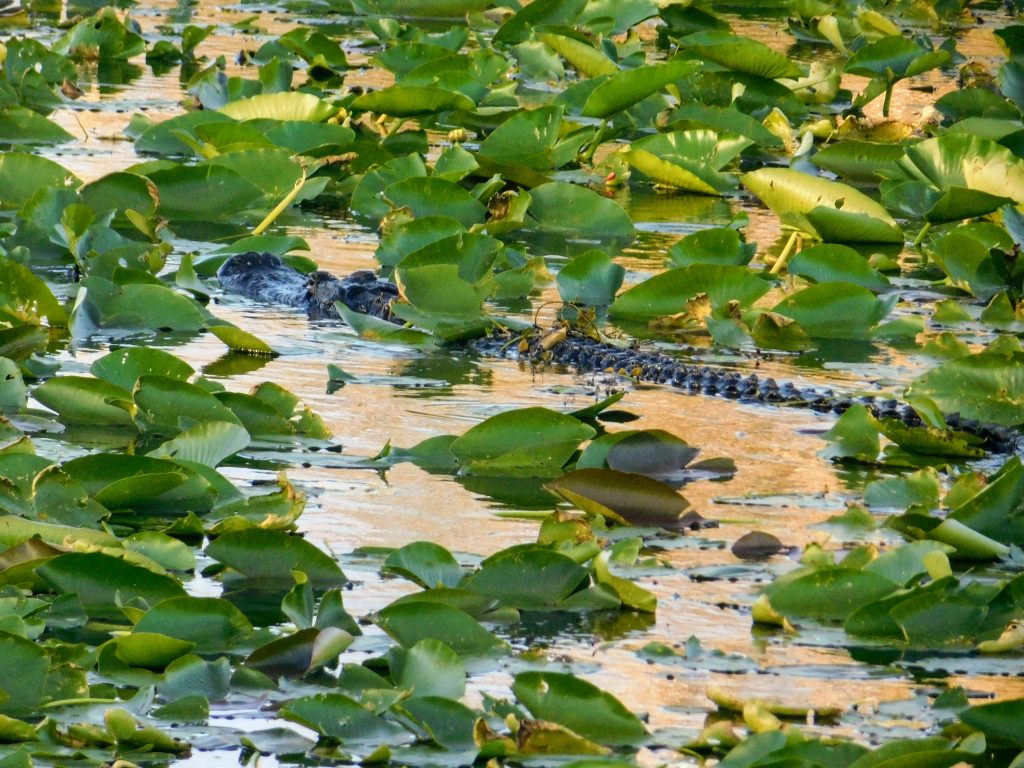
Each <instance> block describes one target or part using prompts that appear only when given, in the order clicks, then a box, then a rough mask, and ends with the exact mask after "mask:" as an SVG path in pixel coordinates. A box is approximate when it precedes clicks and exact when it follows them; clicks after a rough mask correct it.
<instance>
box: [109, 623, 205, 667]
mask: <svg viewBox="0 0 1024 768" xmlns="http://www.w3.org/2000/svg"><path fill="white" fill-rule="evenodd" d="M112 642H113V643H114V648H115V651H114V653H115V654H116V655H117V658H118V659H120V660H121V661H123V662H124V663H125V664H127V665H128V666H130V667H144V668H146V669H157V670H162V669H164V667H166V666H167V665H168V664H170V663H171V662H172V661H174V660H175V659H177V658H180V657H182V656H184V655H185V654H186V653H190V652H191V651H192V649H193V648H195V643H190V642H188V641H187V640H179V639H177V638H174V637H168V636H167V635H161V634H158V633H155V632H139V631H138V630H136V631H134V632H132V634H130V635H122V636H121V637H118V638H115V639H114V640H113V641H112Z"/></svg>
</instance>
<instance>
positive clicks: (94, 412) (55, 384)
mask: <svg viewBox="0 0 1024 768" xmlns="http://www.w3.org/2000/svg"><path fill="white" fill-rule="evenodd" d="M32 395H33V397H35V398H36V400H38V401H39V402H40V403H42V404H43V405H45V406H46V407H47V408H50V409H52V410H54V411H56V412H57V413H58V414H59V416H60V418H61V419H62V420H63V421H65V422H68V423H78V424H100V425H104V426H131V425H132V417H131V414H130V413H129V411H128V403H129V402H130V399H131V393H130V392H128V391H127V390H125V389H122V388H121V387H118V386H115V385H113V384H110V383H108V382H106V381H102V380H101V379H93V378H89V377H86V376H60V377H57V378H53V379H49V380H47V381H44V382H43V383H42V384H40V385H39V386H38V387H36V388H35V390H34V391H33V393H32ZM112 403H120V404H121V405H113V404H112Z"/></svg>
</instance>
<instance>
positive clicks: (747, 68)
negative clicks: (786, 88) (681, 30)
mask: <svg viewBox="0 0 1024 768" xmlns="http://www.w3.org/2000/svg"><path fill="white" fill-rule="evenodd" d="M679 43H680V45H682V46H683V47H684V48H685V49H686V50H687V51H688V52H692V53H694V54H696V55H697V56H699V57H701V58H702V59H705V60H707V61H713V62H715V63H716V64H721V65H722V66H723V67H728V68H729V69H732V70H736V71H738V72H749V73H750V74H752V75H758V76H759V77H766V78H770V79H775V78H779V77H788V78H798V77H801V76H802V75H803V72H801V71H800V67H798V66H797V65H796V63H795V62H793V61H792V60H791V59H789V58H787V57H786V56H784V55H782V54H781V53H777V52H776V51H773V50H772V49H771V48H769V47H768V46H767V45H765V44H764V43H762V42H759V41H757V40H753V39H751V38H749V37H742V36H740V35H734V34H731V33H730V32H725V31H722V30H703V31H700V32H695V33H693V34H691V35H687V36H686V37H683V38H681V39H680V40H679Z"/></svg>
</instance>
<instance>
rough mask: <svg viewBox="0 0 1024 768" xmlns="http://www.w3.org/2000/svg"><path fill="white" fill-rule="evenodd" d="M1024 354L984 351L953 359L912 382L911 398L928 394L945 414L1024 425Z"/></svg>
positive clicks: (909, 391) (908, 392)
mask: <svg viewBox="0 0 1024 768" xmlns="http://www.w3.org/2000/svg"><path fill="white" fill-rule="evenodd" d="M1022 366H1024V355H1021V354H1019V353H1013V354H1009V355H1005V354H1001V353H998V352H982V353H980V354H976V355H969V356H967V357H961V358H958V359H956V360H950V361H948V362H946V363H943V364H942V365H940V366H938V367H936V368H933V369H931V370H930V371H927V372H926V373H924V374H922V375H921V376H919V377H917V378H916V379H914V381H913V382H911V384H910V387H908V388H907V396H908V397H926V398H929V399H930V400H933V401H935V403H936V404H937V405H938V406H939V407H940V408H941V409H942V411H943V413H960V414H962V415H963V416H965V417H967V418H970V419H979V420H980V421H983V422H988V423H991V424H1006V425H1011V426H1012V425H1017V424H1024V378H1022V376H1024V373H1022V372H1024V367H1022Z"/></svg>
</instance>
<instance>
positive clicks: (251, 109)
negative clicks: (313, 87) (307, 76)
mask: <svg viewBox="0 0 1024 768" xmlns="http://www.w3.org/2000/svg"><path fill="white" fill-rule="evenodd" d="M337 111H338V110H337V107H335V106H333V105H331V104H329V103H328V102H326V101H324V100H323V99H318V98H317V97H316V96H313V95H312V94H309V93H301V92H299V91H289V92H286V93H264V94H260V95H259V96H252V97H250V98H247V99H240V100H238V101H232V102H229V103H227V104H225V105H224V106H223V107H221V108H220V112H221V113H222V114H224V115H227V116H228V117H230V118H232V119H234V120H255V119H258V118H269V119H271V120H305V121H310V122H314V123H322V122H323V121H324V120H326V119H327V118H329V117H331V116H332V115H333V114H334V113H335V112H337Z"/></svg>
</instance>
